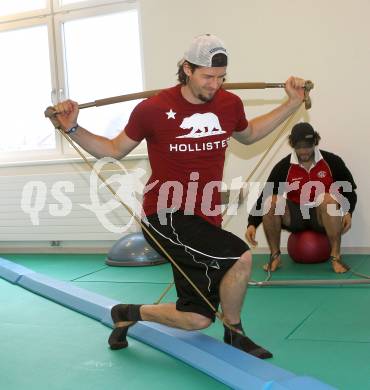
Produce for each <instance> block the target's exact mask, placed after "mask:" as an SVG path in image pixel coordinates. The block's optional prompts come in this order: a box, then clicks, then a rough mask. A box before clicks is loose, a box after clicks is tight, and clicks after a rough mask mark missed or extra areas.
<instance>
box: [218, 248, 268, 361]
mask: <svg viewBox="0 0 370 390" xmlns="http://www.w3.org/2000/svg"><path fill="white" fill-rule="evenodd" d="M251 269H252V255H251V252H250V251H249V250H248V251H246V252H244V253H243V254H242V255H241V256H240V258H239V260H238V261H237V262H236V263H235V264H234V265H233V266H232V267H231V268H230V269H229V270H228V271H227V273H226V274H225V276H224V277H223V278H222V281H221V283H220V303H221V307H222V312H223V315H224V320H225V322H226V323H227V324H228V325H231V326H232V327H233V330H232V329H230V328H229V327H228V326H227V325H224V328H225V334H224V341H225V343H227V344H230V345H232V346H233V347H235V348H238V349H241V350H242V351H244V352H247V353H250V354H252V355H254V356H256V357H258V358H260V359H268V358H270V357H272V354H271V352H269V351H267V350H266V349H264V348H262V347H260V346H259V345H257V344H255V343H254V342H253V341H252V340H251V339H249V338H248V337H247V336H245V334H244V329H243V326H242V323H241V318H240V313H241V309H242V306H243V302H244V297H245V294H246V291H247V286H248V281H249V278H250V274H251Z"/></svg>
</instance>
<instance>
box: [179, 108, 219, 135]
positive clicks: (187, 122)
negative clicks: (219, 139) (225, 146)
mask: <svg viewBox="0 0 370 390" xmlns="http://www.w3.org/2000/svg"><path fill="white" fill-rule="evenodd" d="M180 127H181V128H182V129H191V131H190V133H188V134H185V135H180V136H178V137H176V138H202V137H208V136H213V135H218V134H223V133H226V131H223V130H222V128H221V125H220V121H219V120H218V117H217V115H215V114H213V113H212V112H206V113H205V114H193V115H192V116H189V117H187V118H184V119H183V121H182V123H181V125H180Z"/></svg>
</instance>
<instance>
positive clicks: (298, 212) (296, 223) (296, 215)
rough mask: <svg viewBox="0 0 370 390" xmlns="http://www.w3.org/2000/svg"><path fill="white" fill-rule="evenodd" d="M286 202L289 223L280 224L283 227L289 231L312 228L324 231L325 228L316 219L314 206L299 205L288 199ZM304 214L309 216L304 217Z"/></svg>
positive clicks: (316, 230) (320, 231)
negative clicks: (287, 224)
mask: <svg viewBox="0 0 370 390" xmlns="http://www.w3.org/2000/svg"><path fill="white" fill-rule="evenodd" d="M286 202H287V206H288V209H289V213H290V225H289V226H286V225H282V228H283V229H285V230H288V231H289V232H301V231H304V230H314V231H315V232H319V233H325V228H324V227H323V226H321V225H320V224H319V221H318V219H317V213H316V207H308V206H304V205H299V204H297V203H294V202H292V201H291V200H289V199H287V201H286ZM306 215H309V218H307V219H305V218H304V217H305V216H306Z"/></svg>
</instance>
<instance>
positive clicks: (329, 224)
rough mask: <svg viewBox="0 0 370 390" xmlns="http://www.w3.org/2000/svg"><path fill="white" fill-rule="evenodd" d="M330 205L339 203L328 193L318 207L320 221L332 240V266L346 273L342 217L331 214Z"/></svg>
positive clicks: (335, 269) (336, 270)
mask: <svg viewBox="0 0 370 390" xmlns="http://www.w3.org/2000/svg"><path fill="white" fill-rule="evenodd" d="M329 205H334V206H337V205H338V203H337V202H336V200H335V199H333V198H332V197H331V196H330V194H328V193H326V194H325V196H324V199H323V202H322V203H321V204H320V205H319V206H318V207H317V209H316V211H317V217H318V222H319V224H320V225H322V226H323V227H324V228H325V231H326V235H327V236H328V239H329V242H330V246H331V252H330V257H331V258H332V259H333V260H332V267H333V270H334V272H336V273H344V272H347V271H348V268H347V267H346V266H345V265H344V264H343V263H341V261H340V245H341V236H342V217H341V216H336V215H334V216H333V215H330V214H329V212H328V206H329Z"/></svg>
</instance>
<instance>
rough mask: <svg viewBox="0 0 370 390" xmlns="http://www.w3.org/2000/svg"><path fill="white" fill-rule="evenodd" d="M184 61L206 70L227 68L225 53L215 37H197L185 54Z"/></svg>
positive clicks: (205, 35)
mask: <svg viewBox="0 0 370 390" xmlns="http://www.w3.org/2000/svg"><path fill="white" fill-rule="evenodd" d="M184 60H185V61H188V62H190V63H192V64H194V65H199V66H204V67H206V68H212V67H222V66H227V51H226V49H225V47H224V44H223V42H222V41H221V40H220V39H219V38H217V37H216V36H215V35H212V34H204V35H199V36H197V37H195V38H194V40H193V42H192V43H191V45H190V47H189V49H188V50H187V51H186V52H185V54H184Z"/></svg>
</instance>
